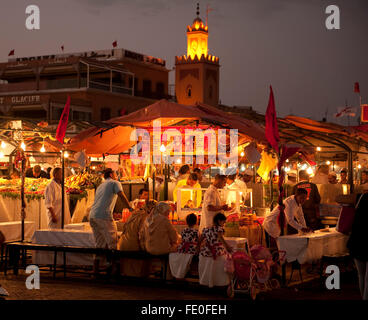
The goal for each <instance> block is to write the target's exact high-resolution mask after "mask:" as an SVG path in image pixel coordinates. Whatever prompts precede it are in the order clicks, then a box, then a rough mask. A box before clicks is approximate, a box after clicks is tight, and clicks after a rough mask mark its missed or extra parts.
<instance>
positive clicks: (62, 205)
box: [61, 150, 65, 229]
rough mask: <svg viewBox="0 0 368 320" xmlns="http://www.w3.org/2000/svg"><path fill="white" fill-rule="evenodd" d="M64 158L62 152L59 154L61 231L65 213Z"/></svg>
mask: <svg viewBox="0 0 368 320" xmlns="http://www.w3.org/2000/svg"><path fill="white" fill-rule="evenodd" d="M64 171H65V157H64V150H63V151H62V153H61V229H64V212H65V205H64V201H65V199H64V198H65V193H64V178H65V172H64Z"/></svg>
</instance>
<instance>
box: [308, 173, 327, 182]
mask: <svg viewBox="0 0 368 320" xmlns="http://www.w3.org/2000/svg"><path fill="white" fill-rule="evenodd" d="M312 183H314V184H327V183H329V182H328V175H327V174H324V173H321V172H317V173H316V175H315V176H314V177H313V179H312Z"/></svg>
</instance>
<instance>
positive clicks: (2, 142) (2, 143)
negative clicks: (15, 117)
mask: <svg viewBox="0 0 368 320" xmlns="http://www.w3.org/2000/svg"><path fill="white" fill-rule="evenodd" d="M5 147H6V144H5V142H4V141H1V148H3V149H4V148H5Z"/></svg>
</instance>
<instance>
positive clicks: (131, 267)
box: [117, 201, 155, 277]
mask: <svg viewBox="0 0 368 320" xmlns="http://www.w3.org/2000/svg"><path fill="white" fill-rule="evenodd" d="M154 207H155V201H150V202H148V203H146V205H145V206H144V207H143V208H141V209H138V210H136V211H134V212H133V213H132V215H131V216H130V217H129V219H128V221H127V222H126V223H125V224H124V225H123V230H122V234H121V237H120V239H119V242H118V246H117V248H118V250H120V251H140V250H143V248H142V247H141V245H140V242H139V232H140V230H141V229H142V227H143V223H144V221H145V219H146V218H147V216H148V215H149V214H150V213H151V212H152V210H153V208H154ZM120 272H121V274H122V275H125V276H130V277H140V276H144V275H146V274H147V264H146V263H145V261H144V260H137V259H129V258H122V259H120Z"/></svg>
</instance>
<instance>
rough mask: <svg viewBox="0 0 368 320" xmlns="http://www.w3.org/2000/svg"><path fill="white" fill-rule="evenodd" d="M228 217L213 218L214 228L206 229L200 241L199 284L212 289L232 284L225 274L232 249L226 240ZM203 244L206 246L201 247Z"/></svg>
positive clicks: (220, 215)
mask: <svg viewBox="0 0 368 320" xmlns="http://www.w3.org/2000/svg"><path fill="white" fill-rule="evenodd" d="M225 222H226V217H225V215H223V214H222V213H217V214H216V215H215V216H214V218H213V226H212V227H211V228H204V229H203V231H202V234H201V237H200V239H199V243H198V248H200V255H199V266H198V271H199V283H200V284H201V285H205V286H208V287H210V288H212V287H214V286H227V285H228V284H229V283H230V279H229V275H228V274H227V273H226V272H225V261H226V255H227V253H231V251H232V249H231V247H230V246H229V245H228V244H227V243H226V241H225V240H224V228H223V226H224V224H225ZM202 242H204V245H202V246H201V244H202Z"/></svg>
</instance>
